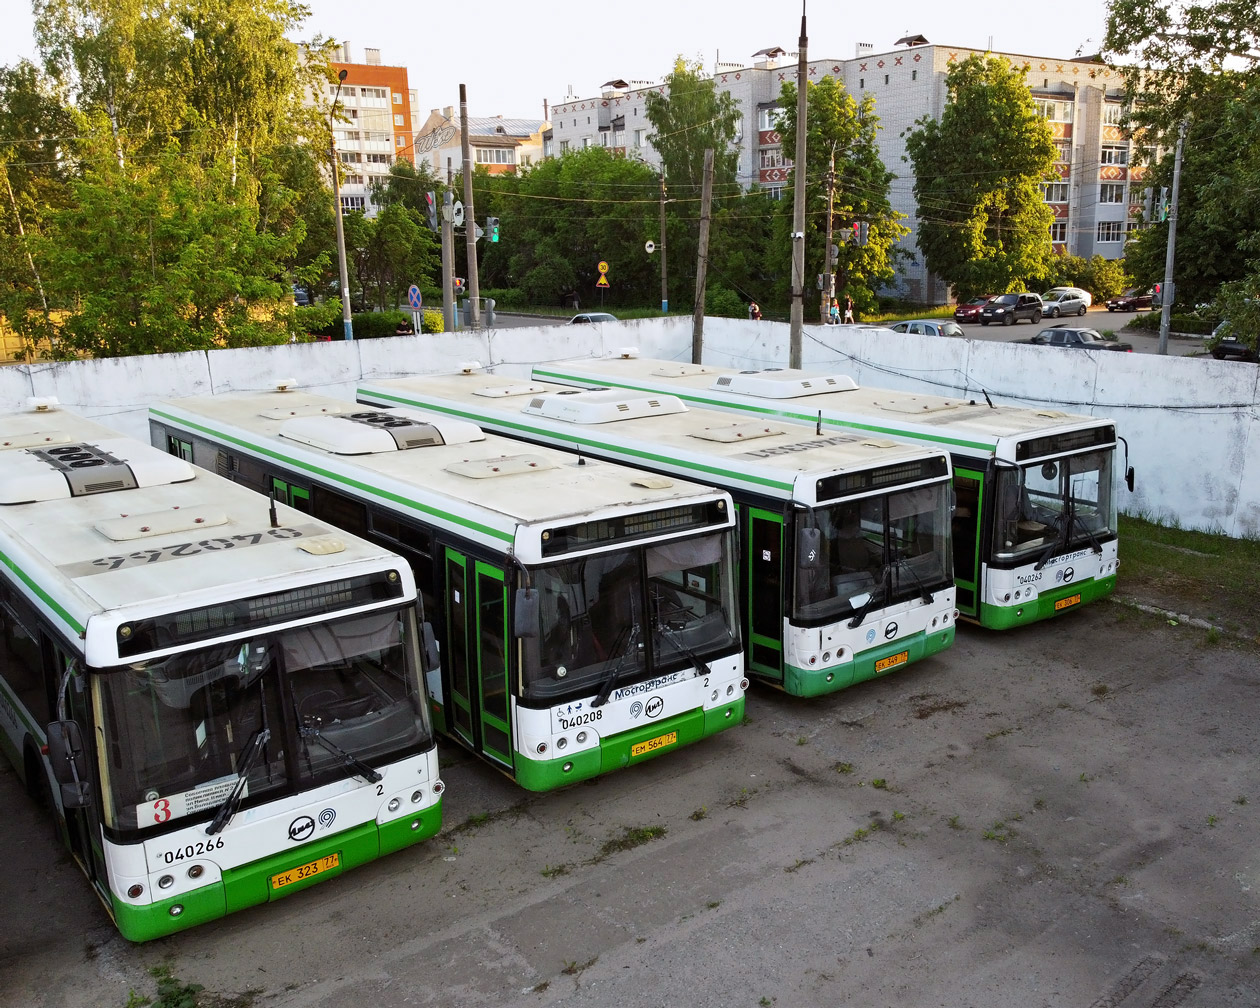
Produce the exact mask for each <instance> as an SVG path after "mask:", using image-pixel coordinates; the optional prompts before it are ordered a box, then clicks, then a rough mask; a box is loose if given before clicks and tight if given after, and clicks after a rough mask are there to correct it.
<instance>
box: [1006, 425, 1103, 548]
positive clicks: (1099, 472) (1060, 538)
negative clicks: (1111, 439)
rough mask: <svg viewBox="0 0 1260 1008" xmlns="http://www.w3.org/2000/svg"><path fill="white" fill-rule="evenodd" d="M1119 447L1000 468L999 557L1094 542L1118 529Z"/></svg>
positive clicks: (1075, 546) (1079, 545) (1076, 546)
mask: <svg viewBox="0 0 1260 1008" xmlns="http://www.w3.org/2000/svg"><path fill="white" fill-rule="evenodd" d="M1114 463H1115V449H1114V448H1104V449H1101V450H1099V451H1091V452H1084V453H1082V454H1080V455H1067V456H1064V457H1062V458H1057V459H1050V460H1043V461H1041V462H1034V463H1031V464H1030V465H1026V466H1021V467H1019V468H1009V469H1000V470H998V475H997V496H996V501H997V524H996V533H995V535H994V548H993V554H994V559H995V560H1003V561H1010V560H1012V559H1024V558H1026V557H1031V556H1036V555H1039V554H1041V553H1044V552H1045V551H1046V550H1047V549H1051V548H1052V547H1056V546H1058V547H1061V548H1063V549H1065V550H1066V549H1073V548H1078V547H1081V546H1088V545H1091V544H1092V543H1093V542H1096V541H1097V540H1099V539H1100V538H1102V537H1110V536H1112V535H1114V534H1115V531H1116V505H1115V495H1114V492H1113V491H1114V486H1113V480H1112V470H1113V466H1114Z"/></svg>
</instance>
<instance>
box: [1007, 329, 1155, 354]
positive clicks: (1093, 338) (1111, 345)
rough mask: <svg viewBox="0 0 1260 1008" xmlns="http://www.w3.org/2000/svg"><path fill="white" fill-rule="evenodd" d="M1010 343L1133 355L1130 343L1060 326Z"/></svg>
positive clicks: (1096, 332) (1090, 330) (1092, 332)
mask: <svg viewBox="0 0 1260 1008" xmlns="http://www.w3.org/2000/svg"><path fill="white" fill-rule="evenodd" d="M1011 342H1012V343H1031V344H1032V345H1033V346H1053V347H1064V348H1066V349H1068V350H1117V351H1119V352H1120V353H1133V344H1132V343H1123V342H1121V341H1120V340H1108V339H1103V338H1102V334H1101V333H1100V332H1099V331H1098V330H1097V329H1065V328H1063V327H1061V326H1051V327H1050V328H1049V329H1042V330H1041V332H1039V333H1037V335H1036V336H1031V337H1029V338H1028V339H1018V340H1011Z"/></svg>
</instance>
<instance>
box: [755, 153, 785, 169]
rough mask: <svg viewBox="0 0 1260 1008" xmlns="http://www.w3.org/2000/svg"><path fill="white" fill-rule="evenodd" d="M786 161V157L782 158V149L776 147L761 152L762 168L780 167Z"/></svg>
mask: <svg viewBox="0 0 1260 1008" xmlns="http://www.w3.org/2000/svg"><path fill="white" fill-rule="evenodd" d="M786 163H787V159H786V158H784V156H783V151H782V150H780V149H778V148H776V149H774V150H763V151H762V152H761V167H762V168H782V167H783V166H784V164H786Z"/></svg>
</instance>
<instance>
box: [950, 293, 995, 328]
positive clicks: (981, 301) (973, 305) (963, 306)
mask: <svg viewBox="0 0 1260 1008" xmlns="http://www.w3.org/2000/svg"><path fill="white" fill-rule="evenodd" d="M992 299H993V296H992V295H991V294H986V295H985V296H984V297H973V298H972V299H971V300H970V301H960V302H958V307H956V308H955V309H954V321H955V322H979V321H980V309H981V308H983V307H984V306H985V305H987V304H988V303H989V302H990V301H991V300H992Z"/></svg>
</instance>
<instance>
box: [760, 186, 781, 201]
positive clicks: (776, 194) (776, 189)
mask: <svg viewBox="0 0 1260 1008" xmlns="http://www.w3.org/2000/svg"><path fill="white" fill-rule="evenodd" d="M762 192H764V193H765V194H766V195H767V196H769V197H770V198H771V199H772V200H781V199H783V186H769V187H768V188H766V189H763V190H762Z"/></svg>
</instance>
